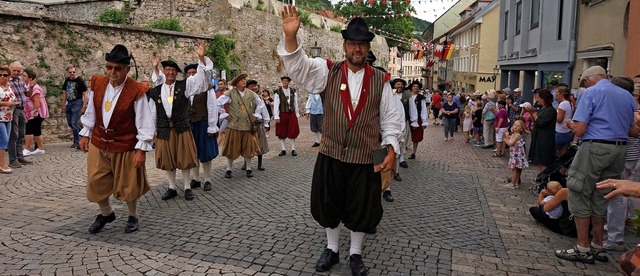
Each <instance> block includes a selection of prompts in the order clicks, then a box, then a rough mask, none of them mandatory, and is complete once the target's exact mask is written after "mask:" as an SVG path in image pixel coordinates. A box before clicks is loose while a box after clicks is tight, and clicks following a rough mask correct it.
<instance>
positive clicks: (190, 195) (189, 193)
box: [184, 189, 193, 200]
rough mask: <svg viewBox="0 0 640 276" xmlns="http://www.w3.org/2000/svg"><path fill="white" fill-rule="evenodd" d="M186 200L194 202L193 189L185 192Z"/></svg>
mask: <svg viewBox="0 0 640 276" xmlns="http://www.w3.org/2000/svg"><path fill="white" fill-rule="evenodd" d="M184 199H185V200H193V191H192V190H191V189H186V190H184Z"/></svg>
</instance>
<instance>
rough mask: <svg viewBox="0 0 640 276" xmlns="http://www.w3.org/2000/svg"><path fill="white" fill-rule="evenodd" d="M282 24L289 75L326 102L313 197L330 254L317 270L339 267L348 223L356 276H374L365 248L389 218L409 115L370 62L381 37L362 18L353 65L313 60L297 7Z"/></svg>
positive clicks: (354, 37) (349, 36) (354, 36)
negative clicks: (385, 201)
mask: <svg viewBox="0 0 640 276" xmlns="http://www.w3.org/2000/svg"><path fill="white" fill-rule="evenodd" d="M282 21H283V24H282V26H283V30H284V40H283V41H282V42H281V43H280V44H279V45H278V54H279V55H280V56H281V57H282V58H283V60H284V64H285V68H286V69H287V73H288V75H289V76H290V77H291V78H292V79H293V80H294V81H296V83H298V84H299V85H300V86H301V87H302V89H304V90H305V91H308V92H309V93H320V94H321V95H322V98H323V111H324V122H323V125H324V126H325V127H324V129H323V133H322V134H323V139H322V142H321V145H320V152H319V154H318V158H317V160H316V164H315V168H314V172H313V179H312V184H311V197H310V198H311V214H312V215H313V218H314V219H315V220H316V221H317V222H318V223H319V224H320V225H321V226H322V227H324V228H325V231H326V234H327V248H326V249H325V250H324V252H323V253H322V255H321V256H320V258H319V260H318V262H317V263H316V267H315V268H316V271H319V272H323V271H328V270H330V269H331V267H332V266H333V265H335V264H336V263H338V262H339V260H340V257H339V254H338V245H339V237H340V224H344V226H345V227H346V228H347V229H349V230H350V231H351V247H350V250H349V255H350V256H349V266H350V267H351V273H352V275H366V274H367V269H366V267H365V265H364V263H363V261H362V255H361V254H362V253H361V251H362V243H363V241H364V237H365V233H370V234H373V233H375V228H376V226H377V225H378V223H380V219H381V218H382V203H381V201H380V194H381V193H382V191H381V189H382V187H381V186H382V182H381V174H380V172H381V171H382V172H388V171H390V170H392V169H393V167H394V164H395V156H396V152H399V145H398V138H399V137H400V136H401V135H402V122H403V118H402V110H401V109H400V108H398V104H397V101H396V100H395V99H394V95H393V91H392V89H391V86H390V85H389V75H388V74H386V73H384V72H382V71H380V70H378V69H376V68H373V67H371V66H370V65H369V64H367V63H366V61H365V58H366V56H367V53H368V52H369V49H370V48H371V45H370V43H371V41H372V40H373V38H374V37H375V35H374V34H373V33H372V32H370V31H369V28H368V26H367V24H366V23H365V22H364V20H363V19H362V18H354V19H353V20H351V22H349V24H348V25H347V29H346V30H343V31H342V37H343V38H344V42H343V44H342V48H343V50H344V52H345V56H346V60H343V61H339V62H332V61H331V60H326V61H325V60H322V59H320V58H315V59H312V58H309V57H307V56H306V55H305V53H304V51H303V50H302V47H301V45H300V40H298V38H297V32H298V29H299V28H300V17H299V16H298V15H297V14H296V8H295V7H293V6H290V5H288V6H285V8H284V11H283V12H282ZM374 152H375V154H374ZM374 156H375V158H374ZM374 159H375V161H376V162H375V163H376V165H375V166H374Z"/></svg>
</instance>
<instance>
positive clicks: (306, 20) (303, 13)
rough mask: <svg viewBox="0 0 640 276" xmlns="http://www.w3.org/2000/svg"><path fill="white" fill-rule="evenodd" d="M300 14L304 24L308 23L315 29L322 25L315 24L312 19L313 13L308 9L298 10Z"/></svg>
mask: <svg viewBox="0 0 640 276" xmlns="http://www.w3.org/2000/svg"><path fill="white" fill-rule="evenodd" d="M298 16H300V21H301V23H302V25H307V26H309V27H311V28H314V29H318V28H320V27H318V25H316V24H313V21H311V14H310V13H309V12H307V11H303V10H298Z"/></svg>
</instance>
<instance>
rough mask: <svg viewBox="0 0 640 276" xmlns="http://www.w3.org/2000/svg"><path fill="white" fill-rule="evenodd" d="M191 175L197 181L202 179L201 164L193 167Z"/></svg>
mask: <svg viewBox="0 0 640 276" xmlns="http://www.w3.org/2000/svg"><path fill="white" fill-rule="evenodd" d="M191 176H192V177H193V180H195V181H202V179H200V166H195V167H193V168H191Z"/></svg>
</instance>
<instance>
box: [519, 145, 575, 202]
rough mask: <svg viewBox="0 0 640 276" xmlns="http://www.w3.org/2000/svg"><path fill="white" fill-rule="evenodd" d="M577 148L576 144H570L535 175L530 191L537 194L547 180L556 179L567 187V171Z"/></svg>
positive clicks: (544, 186) (545, 185)
mask: <svg viewBox="0 0 640 276" xmlns="http://www.w3.org/2000/svg"><path fill="white" fill-rule="evenodd" d="M577 151H578V148H577V147H576V146H570V147H569V148H567V152H566V153H565V154H564V155H562V156H561V157H556V159H555V160H554V161H553V163H551V165H549V166H548V167H547V168H546V169H544V171H542V172H541V173H539V174H538V175H537V176H536V180H535V184H533V186H531V192H532V193H533V194H534V195H535V196H538V195H539V194H540V191H542V189H545V188H546V187H547V183H549V181H558V182H560V184H561V185H562V187H563V188H566V187H567V172H568V171H569V167H570V166H571V162H573V157H575V156H576V152H577Z"/></svg>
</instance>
